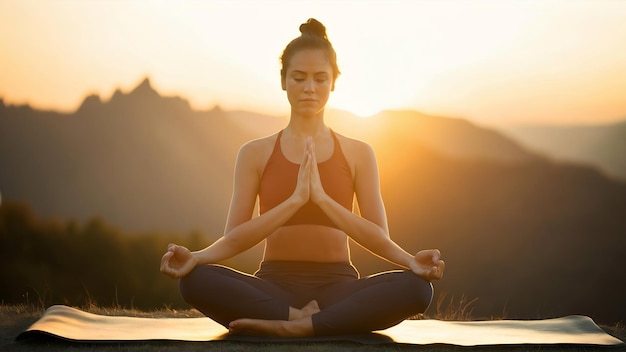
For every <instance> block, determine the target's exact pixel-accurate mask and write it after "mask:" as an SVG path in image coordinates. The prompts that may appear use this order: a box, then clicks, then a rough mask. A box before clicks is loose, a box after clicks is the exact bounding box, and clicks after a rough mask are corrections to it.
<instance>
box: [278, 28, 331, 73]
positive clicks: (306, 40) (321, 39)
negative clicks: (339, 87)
mask: <svg viewBox="0 0 626 352" xmlns="http://www.w3.org/2000/svg"><path fill="white" fill-rule="evenodd" d="M300 33H301V34H300V36H299V37H297V38H295V39H294V40H292V41H291V42H289V44H287V47H285V50H283V53H282V55H281V56H280V63H281V65H282V67H281V69H280V77H281V82H283V84H284V82H285V80H286V78H287V68H288V67H289V63H290V61H291V58H292V57H293V56H294V55H295V54H296V53H297V52H298V51H300V50H306V49H321V50H323V51H324V52H325V53H326V57H327V58H328V62H330V66H331V68H332V70H333V84H334V83H335V80H336V79H337V77H339V74H340V73H341V72H339V66H337V53H335V49H334V48H333V45H332V44H331V43H330V41H329V40H328V36H326V27H324V25H323V24H322V23H321V22H320V21H318V20H316V19H314V18H309V19H308V20H307V21H306V22H305V23H303V24H301V25H300Z"/></svg>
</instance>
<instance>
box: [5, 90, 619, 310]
mask: <svg viewBox="0 0 626 352" xmlns="http://www.w3.org/2000/svg"><path fill="white" fill-rule="evenodd" d="M327 121H328V123H329V125H330V126H331V127H332V128H333V129H334V130H336V131H337V132H339V133H345V134H347V135H349V136H353V137H356V138H360V139H363V140H365V141H368V142H369V143H371V144H372V146H373V147H374V149H375V151H376V154H377V156H378V162H379V169H380V174H381V188H382V192H383V197H384V199H385V204H386V207H387V211H388V216H389V223H390V230H391V232H392V236H393V237H394V238H395V239H396V240H397V241H398V242H399V243H401V244H402V245H403V246H405V247H406V248H407V249H408V250H410V251H417V250H418V249H423V248H427V247H438V248H441V249H442V251H443V253H444V255H445V259H446V261H447V263H448V269H447V273H446V278H445V279H444V280H442V281H441V282H437V283H435V287H436V289H437V292H438V294H440V293H443V292H445V293H447V294H448V297H452V296H454V297H456V298H457V299H458V298H460V296H462V295H465V296H466V297H467V298H468V299H469V300H471V299H474V298H478V301H477V302H476V303H475V304H473V305H472V307H473V309H474V313H475V314H476V315H478V316H490V315H494V316H506V317H520V318H522V317H525V318H537V317H546V316H557V315H566V314H587V315H590V316H592V317H594V318H596V319H598V320H599V321H619V320H622V319H623V317H625V316H626V306H624V305H623V297H624V296H625V294H626V292H625V289H624V288H623V285H622V282H623V279H624V275H623V273H622V271H623V270H622V269H623V268H624V267H626V242H625V241H626V237H625V236H624V234H626V217H624V214H626V182H622V181H619V180H616V179H611V178H607V177H606V176H605V175H604V174H602V173H600V172H598V171H597V170H596V169H594V168H593V167H589V166H585V165H576V164H568V163H566V162H555V161H552V160H551V159H549V158H546V157H544V156H541V155H539V154H537V153H534V152H529V151H528V150H527V149H525V148H524V147H522V146H520V145H519V144H517V143H516V142H515V141H513V140H512V139H510V138H507V137H506V135H504V134H502V133H500V132H498V131H495V130H491V129H488V128H483V127H480V126H477V125H474V124H472V123H471V122H468V121H465V120H462V119H454V118H446V117H436V116H428V115H424V114H421V113H419V112H415V111H386V112H382V113H380V114H378V115H376V116H373V117H370V118H366V119H362V118H358V117H355V116H353V115H351V114H349V113H347V112H343V111H329V112H328V116H327ZM285 123H286V120H285V118H284V117H275V116H267V115H262V114H256V113H253V112H244V111H223V110H221V109H219V108H215V109H212V110H208V111H194V110H192V109H191V108H190V107H189V104H187V102H186V101H185V100H184V99H182V98H180V97H163V96H161V95H159V94H158V93H157V92H156V91H154V89H153V88H152V87H151V85H150V82H149V80H145V81H143V82H142V83H141V84H139V85H138V86H137V87H136V88H135V89H134V90H132V91H131V92H128V93H124V92H121V91H118V92H116V93H115V94H114V95H113V97H112V98H111V99H110V100H109V101H102V100H101V99H100V98H99V97H97V96H90V97H87V98H86V99H85V101H84V103H83V104H82V106H81V107H80V108H79V109H78V110H77V111H76V112H75V113H71V114H60V113H57V112H52V111H37V110H33V109H31V108H30V107H28V106H6V105H4V104H3V103H0V168H1V169H0V192H2V196H3V199H4V200H17V201H25V202H28V203H30V204H31V206H32V207H33V209H35V211H36V212H37V213H38V214H41V215H42V216H46V217H48V216H51V215H54V216H57V217H60V218H75V219H77V220H79V221H85V220H86V219H89V218H91V217H93V216H100V217H102V218H104V219H106V221H107V222H109V223H111V224H113V225H115V226H118V227H121V228H122V229H124V230H125V231H131V232H132V231H143V230H149V229H156V230H159V229H161V230H164V231H165V230H167V231H170V230H175V231H189V230H192V229H199V230H201V231H202V232H204V233H206V234H207V235H208V237H210V238H215V237H216V236H218V235H219V234H221V232H222V229H223V226H224V222H225V217H226V211H227V208H228V202H229V198H230V194H231V190H232V172H233V167H234V161H235V156H236V153H237V150H238V148H239V146H240V145H241V144H242V143H244V142H245V141H247V140H249V139H251V138H258V137H261V136H264V135H267V134H270V133H274V132H276V131H277V130H278V129H280V128H282V127H284V126H285ZM353 254H354V261H355V263H356V264H357V266H358V267H359V268H360V269H361V271H362V273H364V274H367V273H371V272H374V271H376V270H379V269H380V268H388V267H391V266H389V265H387V264H386V263H383V262H382V261H380V260H378V259H374V260H372V259H371V256H369V255H368V254H366V253H364V252H363V250H361V249H359V248H358V247H356V246H355V248H354V249H353ZM253 260H258V252H257V254H255V255H253V256H252V257H249V258H243V259H241V260H239V261H238V262H237V265H239V266H240V267H241V268H243V269H245V270H253V269H254V268H255V264H254V263H253V262H252V261H253ZM436 299H437V298H436ZM432 309H436V307H435V306H433V308H432Z"/></svg>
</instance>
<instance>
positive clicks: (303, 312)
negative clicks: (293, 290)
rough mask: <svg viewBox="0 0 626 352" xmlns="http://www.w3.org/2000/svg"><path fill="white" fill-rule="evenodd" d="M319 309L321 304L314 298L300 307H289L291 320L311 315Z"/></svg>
mask: <svg viewBox="0 0 626 352" xmlns="http://www.w3.org/2000/svg"><path fill="white" fill-rule="evenodd" d="M319 311H320V306H319V305H318V304H317V301H316V300H312V301H311V302H309V303H307V304H306V305H305V306H304V307H302V308H300V309H296V308H293V307H289V320H298V319H302V318H306V317H310V316H311V315H313V314H315V313H318V312H319Z"/></svg>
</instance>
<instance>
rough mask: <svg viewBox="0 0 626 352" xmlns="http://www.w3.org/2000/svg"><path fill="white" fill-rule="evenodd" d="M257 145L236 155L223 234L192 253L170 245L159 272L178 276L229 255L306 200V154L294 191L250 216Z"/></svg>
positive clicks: (257, 238)
mask: <svg viewBox="0 0 626 352" xmlns="http://www.w3.org/2000/svg"><path fill="white" fill-rule="evenodd" d="M261 149H262V148H260V146H259V144H258V143H257V144H254V143H248V144H246V145H244V146H243V147H242V148H241V149H240V151H239V154H238V156H237V163H236V167H235V180H234V187H233V188H234V189H233V196H232V199H231V204H230V209H229V212H228V219H227V221H226V228H225V230H224V236H222V237H221V238H219V239H218V240H217V241H215V242H214V243H213V244H211V245H210V246H208V247H206V248H204V249H202V250H199V251H195V252H190V251H189V250H188V249H187V248H185V247H182V246H177V245H170V246H169V247H168V251H167V252H166V253H165V254H164V255H163V258H162V259H161V271H162V272H163V273H165V274H167V275H169V276H172V277H175V278H177V277H182V276H185V275H186V274H187V273H189V272H190V271H191V270H192V269H193V268H194V267H195V266H196V265H198V264H209V263H218V262H221V261H223V260H225V259H228V258H231V257H233V256H235V255H237V254H239V253H241V252H243V251H245V250H247V249H249V248H251V247H253V246H254V245H256V244H257V243H259V242H261V241H262V240H264V239H265V238H266V237H267V236H269V235H271V234H272V233H273V232H274V231H276V229H277V228H279V227H280V226H281V225H282V224H284V223H285V222H286V221H287V220H289V219H290V218H291V217H292V216H293V214H295V212H296V211H297V210H298V209H299V208H300V207H302V205H304V204H305V203H306V202H307V201H308V199H309V183H310V174H311V172H310V168H311V161H310V157H307V156H305V159H304V161H303V163H302V166H301V168H300V172H299V174H298V183H297V185H296V189H295V190H294V193H293V194H292V195H291V196H290V197H289V198H288V199H286V200H285V201H284V202H282V203H281V204H279V205H277V206H276V207H274V208H272V209H271V210H269V211H267V212H265V213H263V215H260V216H257V217H254V218H253V217H252V212H253V211H254V205H255V202H256V198H257V195H258V190H259V183H260V177H261V175H260V171H259V170H262V167H260V165H259V162H260V160H261V159H263V158H261V157H260V155H261V154H262V153H261V152H260V150H261Z"/></svg>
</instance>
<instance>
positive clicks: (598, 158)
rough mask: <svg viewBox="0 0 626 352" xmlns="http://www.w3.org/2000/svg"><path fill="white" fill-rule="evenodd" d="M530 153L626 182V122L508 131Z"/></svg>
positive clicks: (533, 127) (523, 128)
mask: <svg viewBox="0 0 626 352" xmlns="http://www.w3.org/2000/svg"><path fill="white" fill-rule="evenodd" d="M504 132H505V133H506V134H507V135H510V136H511V137H513V138H514V139H516V140H518V141H520V142H521V143H522V144H523V145H525V146H526V147H528V148H529V149H532V150H535V151H537V152H539V153H543V154H545V155H548V156H550V157H552V158H554V159H557V160H563V161H569V162H576V163H584V164H589V165H594V166H596V167H598V168H599V169H600V170H602V171H603V172H605V173H606V174H607V175H609V176H611V177H617V178H620V179H622V180H626V121H623V122H619V123H613V124H607V125H573V126H521V127H511V128H507V129H505V130H504Z"/></svg>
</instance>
